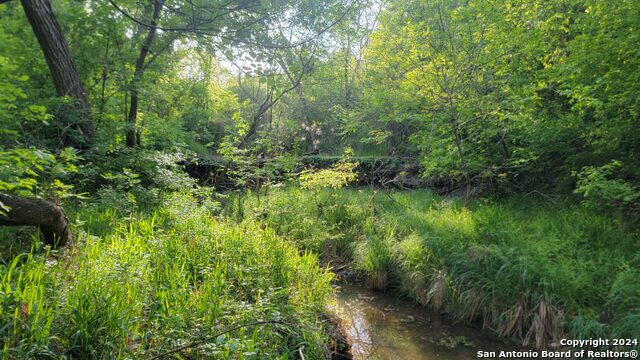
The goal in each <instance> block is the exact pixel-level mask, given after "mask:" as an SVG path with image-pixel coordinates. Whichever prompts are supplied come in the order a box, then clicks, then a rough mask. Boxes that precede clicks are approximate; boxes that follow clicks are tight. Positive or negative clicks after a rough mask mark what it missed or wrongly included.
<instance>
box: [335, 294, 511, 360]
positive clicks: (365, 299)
mask: <svg viewBox="0 0 640 360" xmlns="http://www.w3.org/2000/svg"><path fill="white" fill-rule="evenodd" d="M337 287H338V289H337V295H336V301H335V303H334V304H332V305H331V307H330V311H331V312H332V313H333V315H334V316H335V318H337V319H338V320H339V322H340V324H341V327H342V332H343V334H344V336H345V337H346V340H347V343H349V345H350V346H351V351H350V352H351V355H352V356H353V359H380V360H402V359H416V360H419V359H423V360H434V359H438V360H454V359H455V360H465V359H477V358H478V357H477V352H478V351H500V350H508V349H512V350H513V348H514V347H513V345H508V344H506V343H504V342H501V341H498V340H495V339H491V338H489V337H487V336H486V335H483V334H481V331H480V330H479V329H475V328H472V327H469V326H462V325H456V324H453V323H451V322H450V321H449V320H447V319H446V318H445V317H443V316H441V315H439V314H436V313H434V312H432V311H429V310H427V309H426V308H425V307H423V306H420V305H417V304H415V303H414V302H411V301H409V300H406V299H401V298H399V297H398V296H397V295H392V294H389V293H384V292H378V291H372V290H369V289H367V288H366V287H365V286H364V285H362V284H358V283H347V282H341V283H339V284H338V285H337Z"/></svg>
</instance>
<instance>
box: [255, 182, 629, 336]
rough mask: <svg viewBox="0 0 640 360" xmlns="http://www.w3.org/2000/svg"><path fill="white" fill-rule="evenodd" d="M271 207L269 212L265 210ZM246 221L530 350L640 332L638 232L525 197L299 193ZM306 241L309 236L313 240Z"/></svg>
mask: <svg viewBox="0 0 640 360" xmlns="http://www.w3.org/2000/svg"><path fill="white" fill-rule="evenodd" d="M265 204H267V205H265ZM246 205H247V211H246V213H247V214H250V213H251V212H252V211H253V213H254V214H258V213H259V214H260V216H259V220H260V221H264V222H265V223H266V224H267V225H268V226H269V227H271V228H273V229H275V230H276V231H277V232H278V233H279V234H281V235H283V236H286V237H288V238H290V239H292V240H294V241H297V242H298V243H299V244H300V246H303V247H306V246H309V245H311V248H312V249H313V250H314V251H319V252H320V253H323V254H324V255H325V256H327V258H329V259H330V258H331V253H332V252H333V251H334V248H335V244H336V240H335V239H341V240H340V242H339V243H340V249H342V251H340V252H339V253H340V254H342V255H346V256H347V257H349V258H350V259H352V260H353V264H354V267H355V269H357V270H359V272H360V273H361V274H363V275H364V276H365V277H366V278H367V279H368V282H369V284H370V285H371V286H372V287H374V288H382V287H385V286H387V285H393V286H394V287H395V288H397V289H399V290H400V291H402V292H404V293H405V294H407V295H409V296H411V297H413V298H414V299H415V300H416V301H417V302H419V303H421V304H424V305H428V306H431V307H433V308H434V309H439V310H441V311H445V312H447V313H448V314H450V315H451V316H452V317H453V318H454V319H457V320H459V321H463V322H470V323H479V324H482V325H483V326H484V327H485V328H487V329H489V330H491V331H493V332H494V333H495V334H497V335H499V336H503V337H512V338H517V339H519V340H521V341H522V342H523V343H533V344H536V345H537V346H538V347H542V346H547V345H550V344H552V343H554V342H557V340H559V339H560V338H561V337H564V336H575V337H577V338H588V337H609V338H611V337H613V336H616V337H632V338H633V337H636V336H637V335H638V334H640V322H639V319H640V308H639V307H638V304H640V276H638V275H640V274H639V269H640V255H638V254H640V252H639V251H638V250H640V241H638V240H639V239H640V233H639V231H638V227H637V226H633V225H630V224H627V223H621V222H620V221H621V220H620V218H619V217H617V216H614V215H608V214H605V213H597V212H595V211H593V210H589V209H586V208H583V207H581V206H578V205H573V204H571V203H570V202H569V200H567V201H560V202H559V203H555V204H550V203H543V202H540V201H535V200H532V199H527V198H523V197H520V198H517V197H514V198H511V199H500V200H497V199H477V200H475V201H472V202H471V203H470V204H469V206H468V207H465V206H464V205H463V204H462V203H461V202H460V201H457V200H455V199H449V198H441V197H438V196H435V195H434V194H432V193H430V192H429V191H423V190H416V191H407V192H392V193H389V194H385V193H380V192H371V191H367V190H353V189H351V190H349V189H343V190H325V191H322V192H316V193H310V192H304V191H301V190H299V189H296V188H287V189H282V190H280V191H276V192H274V193H272V194H271V196H270V198H269V199H267V200H265V199H263V206H258V205H257V204H256V202H255V201H254V200H252V199H249V200H248V201H246ZM309 239H313V240H312V241H310V240H309Z"/></svg>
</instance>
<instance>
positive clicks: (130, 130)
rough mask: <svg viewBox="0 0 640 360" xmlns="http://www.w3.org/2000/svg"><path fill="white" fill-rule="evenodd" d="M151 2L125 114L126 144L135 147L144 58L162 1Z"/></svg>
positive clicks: (150, 42)
mask: <svg viewBox="0 0 640 360" xmlns="http://www.w3.org/2000/svg"><path fill="white" fill-rule="evenodd" d="M152 3H153V16H152V18H151V22H150V25H151V26H150V27H149V28H148V31H147V36H146V37H145V39H144V41H143V42H142V48H140V54H139V55H138V58H137V59H136V67H135V70H134V72H133V79H132V80H131V105H130V106H129V115H128V116H127V122H128V124H127V125H128V127H127V146H128V147H136V146H138V145H139V144H140V142H141V141H140V139H139V137H140V133H139V132H138V131H137V129H136V121H137V119H138V97H139V90H140V85H141V82H142V76H143V75H144V67H145V60H146V58H147V55H148V54H149V50H150V49H151V44H153V39H154V38H155V37H156V25H157V22H158V18H160V11H161V10H162V3H161V2H160V1H158V0H152Z"/></svg>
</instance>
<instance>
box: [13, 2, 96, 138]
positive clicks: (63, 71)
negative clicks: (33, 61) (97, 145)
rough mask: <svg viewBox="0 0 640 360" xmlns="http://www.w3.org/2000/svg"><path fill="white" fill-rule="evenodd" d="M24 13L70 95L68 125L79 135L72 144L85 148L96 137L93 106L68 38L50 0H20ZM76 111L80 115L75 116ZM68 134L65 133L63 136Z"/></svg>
mask: <svg viewBox="0 0 640 360" xmlns="http://www.w3.org/2000/svg"><path fill="white" fill-rule="evenodd" d="M21 2H22V7H23V9H24V13H25V15H26V17H27V19H28V20H29V23H30V24H31V28H32V29H33V32H34V34H35V35H36V38H37V39H38V43H39V44H40V48H41V49H42V53H43V54H44V57H45V59H46V60H47V65H48V66H49V71H50V73H51V77H52V78H53V83H54V85H55V87H56V91H57V93H58V95H59V96H62V97H70V98H71V99H72V100H73V103H72V106H71V107H70V108H69V109H67V110H68V111H70V112H71V114H67V115H65V117H66V118H68V122H69V127H72V126H73V127H76V128H77V129H78V130H79V132H80V137H78V138H76V139H74V141H73V143H72V145H75V146H78V147H80V148H86V147H87V146H88V145H89V143H90V142H91V141H92V140H93V138H94V137H95V129H94V126H93V122H92V121H91V106H90V105H89V100H88V99H87V94H86V92H85V90H84V87H83V85H82V82H81V81H80V75H79V74H78V69H77V68H76V64H75V62H74V60H73V58H72V56H71V53H70V52H69V47H68V45H67V41H66V40H65V38H64V35H63V34H62V30H61V29H60V25H58V22H57V20H56V18H55V16H54V14H53V10H52V9H51V3H50V2H49V0H21ZM74 115H75V117H76V118H77V119H74ZM63 138H65V137H63Z"/></svg>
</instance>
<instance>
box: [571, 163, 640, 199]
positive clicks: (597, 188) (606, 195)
mask: <svg viewBox="0 0 640 360" xmlns="http://www.w3.org/2000/svg"><path fill="white" fill-rule="evenodd" d="M621 166H622V163H621V162H620V161H616V160H614V161H612V162H610V163H609V164H606V165H603V166H600V167H593V166H585V167H584V168H582V171H581V172H580V173H577V174H576V173H574V175H575V176H576V177H577V178H578V183H577V185H576V189H575V193H577V194H581V195H582V196H583V197H584V201H585V202H586V203H587V204H589V205H591V206H594V207H601V206H611V207H614V208H625V207H631V206H635V205H637V201H638V199H639V198H640V190H638V189H636V188H634V186H633V185H631V184H629V183H628V182H626V181H624V180H622V179H619V178H618V179H616V178H613V179H612V178H611V177H612V176H613V175H614V174H615V171H616V170H618V169H619V168H620V167H621Z"/></svg>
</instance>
